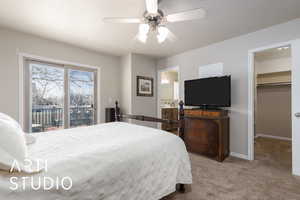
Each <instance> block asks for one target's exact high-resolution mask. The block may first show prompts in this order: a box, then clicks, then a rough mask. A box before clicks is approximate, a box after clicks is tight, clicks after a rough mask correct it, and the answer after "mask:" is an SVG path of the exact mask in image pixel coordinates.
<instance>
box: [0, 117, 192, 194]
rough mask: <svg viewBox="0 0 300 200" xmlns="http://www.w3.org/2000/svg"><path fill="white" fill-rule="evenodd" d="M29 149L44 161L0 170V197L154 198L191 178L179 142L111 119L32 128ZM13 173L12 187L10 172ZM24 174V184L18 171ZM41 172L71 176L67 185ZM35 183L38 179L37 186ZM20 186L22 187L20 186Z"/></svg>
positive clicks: (55, 177) (171, 137) (165, 133)
mask: <svg viewBox="0 0 300 200" xmlns="http://www.w3.org/2000/svg"><path fill="white" fill-rule="evenodd" d="M34 137H36V142H35V143H34V144H32V145H30V146H29V150H28V151H29V155H30V156H31V157H32V158H39V159H43V160H46V161H47V170H44V171H41V172H40V173H36V174H20V173H8V172H0V199H7V200H19V199H20V200H21V199H22V200H26V199H30V200H56V199H57V200H64V199H68V200H102V199H103V200H119V199H120V200H159V199H161V198H162V197H164V196H166V195H168V194H170V193H173V192H174V191H175V186H176V184H191V183H192V175H191V166H190V160H189V156H188V153H187V151H186V148H185V145H184V142H183V141H182V140H181V139H180V138H179V137H177V136H175V135H173V134H170V133H168V132H164V131H161V130H158V129H153V128H149V127H143V126H138V125H133V124H129V123H125V122H112V123H106V124H100V125H95V126H90V127H80V128H73V129H65V130H58V131H52V132H48V133H38V134H34ZM12 176H13V177H17V178H18V179H17V181H16V180H15V181H14V184H18V189H17V190H16V191H14V190H11V189H10V188H9V187H11V186H12V183H11V182H10V178H11V177H12ZM24 176H25V177H29V178H30V179H29V182H28V181H27V182H26V184H25V185H24V184H23V180H22V177H24ZM40 177H50V178H53V180H55V179H56V180H57V178H58V180H61V179H63V178H64V177H70V178H71V180H72V188H71V189H70V190H65V189H64V188H63V187H61V185H60V184H61V181H56V182H55V183H54V184H57V185H56V187H58V188H59V189H56V188H55V187H52V188H51V189H50V190H48V191H45V190H44V189H43V187H44V186H47V185H48V187H49V182H46V183H43V179H42V181H41V183H39V179H40ZM31 181H32V182H33V183H34V185H35V186H36V185H38V184H40V185H41V187H40V189H38V190H36V191H35V190H33V189H32V186H31ZM23 186H25V189H24V188H23Z"/></svg>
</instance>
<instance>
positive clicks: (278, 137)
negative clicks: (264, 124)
mask: <svg viewBox="0 0 300 200" xmlns="http://www.w3.org/2000/svg"><path fill="white" fill-rule="evenodd" d="M259 137H264V138H272V139H277V140H286V141H292V138H287V137H280V136H274V135H266V134H256V135H255V138H259Z"/></svg>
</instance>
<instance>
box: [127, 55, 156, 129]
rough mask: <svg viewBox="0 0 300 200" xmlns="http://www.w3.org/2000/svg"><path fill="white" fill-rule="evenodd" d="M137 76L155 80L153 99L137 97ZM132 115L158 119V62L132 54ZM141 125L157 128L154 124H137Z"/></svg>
mask: <svg viewBox="0 0 300 200" xmlns="http://www.w3.org/2000/svg"><path fill="white" fill-rule="evenodd" d="M137 76H146V77H150V78H153V84H154V85H153V90H154V91H153V97H140V96H137V95H136V93H137V91H136V90H137V85H136V84H137V83H136V82H137V81H136V77H137ZM132 91H133V95H132V113H134V114H137V115H146V116H152V117H156V116H157V113H156V94H157V92H156V60H155V59H153V58H150V57H147V56H144V55H141V54H132ZM135 123H137V124H140V125H147V126H151V127H157V124H155V123H152V122H135Z"/></svg>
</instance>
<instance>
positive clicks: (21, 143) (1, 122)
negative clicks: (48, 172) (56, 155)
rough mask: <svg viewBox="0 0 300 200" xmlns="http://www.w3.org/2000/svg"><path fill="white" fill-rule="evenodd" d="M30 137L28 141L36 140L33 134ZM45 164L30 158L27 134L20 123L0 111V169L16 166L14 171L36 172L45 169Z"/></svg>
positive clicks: (7, 169)
mask: <svg viewBox="0 0 300 200" xmlns="http://www.w3.org/2000/svg"><path fill="white" fill-rule="evenodd" d="M29 138H30V139H28V141H27V142H29V143H31V144H32V143H34V142H35V138H34V137H33V136H31V137H30V136H29ZM29 140H30V141H29ZM16 163H17V164H16ZM28 163H31V165H28ZM26 164H27V165H26ZM43 164H44V163H41V162H37V160H35V159H29V158H28V155H27V146H26V140H25V134H24V132H23V131H22V128H21V126H20V125H19V123H18V122H17V121H16V120H14V119H12V118H11V117H9V116H8V115H5V114H3V113H0V170H6V171H11V170H12V167H14V168H13V169H14V171H19V170H21V171H22V172H27V173H35V172H39V171H41V170H43V168H44V166H43Z"/></svg>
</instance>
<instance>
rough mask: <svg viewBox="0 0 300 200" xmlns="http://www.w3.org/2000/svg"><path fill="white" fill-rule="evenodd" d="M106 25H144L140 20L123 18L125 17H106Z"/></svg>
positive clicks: (104, 19) (104, 20)
mask: <svg viewBox="0 0 300 200" xmlns="http://www.w3.org/2000/svg"><path fill="white" fill-rule="evenodd" d="M103 22H105V23H124V24H139V23H142V19H140V18H123V17H106V18H103Z"/></svg>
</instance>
